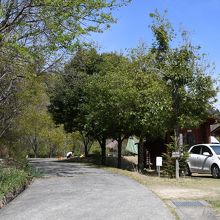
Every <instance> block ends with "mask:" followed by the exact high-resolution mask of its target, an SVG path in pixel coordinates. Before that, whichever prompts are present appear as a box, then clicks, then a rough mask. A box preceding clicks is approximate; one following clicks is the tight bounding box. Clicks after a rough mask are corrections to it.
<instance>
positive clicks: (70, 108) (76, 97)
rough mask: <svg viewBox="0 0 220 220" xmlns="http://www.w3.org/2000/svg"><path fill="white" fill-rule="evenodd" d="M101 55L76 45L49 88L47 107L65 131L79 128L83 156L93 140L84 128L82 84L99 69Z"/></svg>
mask: <svg viewBox="0 0 220 220" xmlns="http://www.w3.org/2000/svg"><path fill="white" fill-rule="evenodd" d="M100 62H101V57H100V55H99V54H98V53H97V51H96V50H95V49H94V48H89V49H88V48H87V49H85V48H81V47H79V48H78V50H77V52H76V53H75V55H74V56H73V58H72V60H71V61H70V62H69V63H68V64H66V65H65V67H64V71H63V72H62V73H61V76H60V80H58V83H57V84H56V86H55V87H54V88H53V89H52V90H51V92H50V102H51V104H50V106H49V111H50V112H51V113H52V116H53V119H54V120H55V122H56V123H57V124H64V128H65V130H66V131H67V132H75V131H79V132H80V133H81V137H82V139H83V143H84V147H85V156H87V155H88V147H89V145H90V143H91V141H92V137H91V135H89V134H88V133H87V132H86V131H85V130H84V124H85V117H84V112H83V111H82V109H81V104H82V103H84V102H85V92H84V89H83V87H84V85H85V82H86V80H87V78H88V77H89V76H90V75H93V74H95V73H97V72H98V69H97V66H98V64H99V63H100Z"/></svg>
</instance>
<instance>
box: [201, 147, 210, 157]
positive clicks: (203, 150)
mask: <svg viewBox="0 0 220 220" xmlns="http://www.w3.org/2000/svg"><path fill="white" fill-rule="evenodd" d="M204 152H208V153H209V154H210V155H212V152H211V150H210V149H209V148H208V147H207V146H202V154H203V153H204Z"/></svg>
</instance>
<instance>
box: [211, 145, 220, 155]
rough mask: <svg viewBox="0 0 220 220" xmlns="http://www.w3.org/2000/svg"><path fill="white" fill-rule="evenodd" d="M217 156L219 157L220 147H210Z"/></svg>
mask: <svg viewBox="0 0 220 220" xmlns="http://www.w3.org/2000/svg"><path fill="white" fill-rule="evenodd" d="M210 147H211V148H212V149H213V150H214V151H215V153H216V154H217V155H220V145H212V146H210Z"/></svg>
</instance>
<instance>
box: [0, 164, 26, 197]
mask: <svg viewBox="0 0 220 220" xmlns="http://www.w3.org/2000/svg"><path fill="white" fill-rule="evenodd" d="M29 179H30V176H29V175H28V173H27V172H25V171H24V170H19V169H17V168H14V167H10V168H2V169H0V198H2V197H3V196H4V195H6V194H7V193H9V192H14V191H16V190H17V189H19V188H21V187H23V186H24V185H25V184H26V183H27V181H28V180H29Z"/></svg>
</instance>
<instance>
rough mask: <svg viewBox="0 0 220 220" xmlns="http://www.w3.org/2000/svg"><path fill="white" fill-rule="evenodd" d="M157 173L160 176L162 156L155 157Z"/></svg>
mask: <svg viewBox="0 0 220 220" xmlns="http://www.w3.org/2000/svg"><path fill="white" fill-rule="evenodd" d="M156 166H157V173H158V176H159V177H160V167H161V166H162V157H156Z"/></svg>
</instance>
